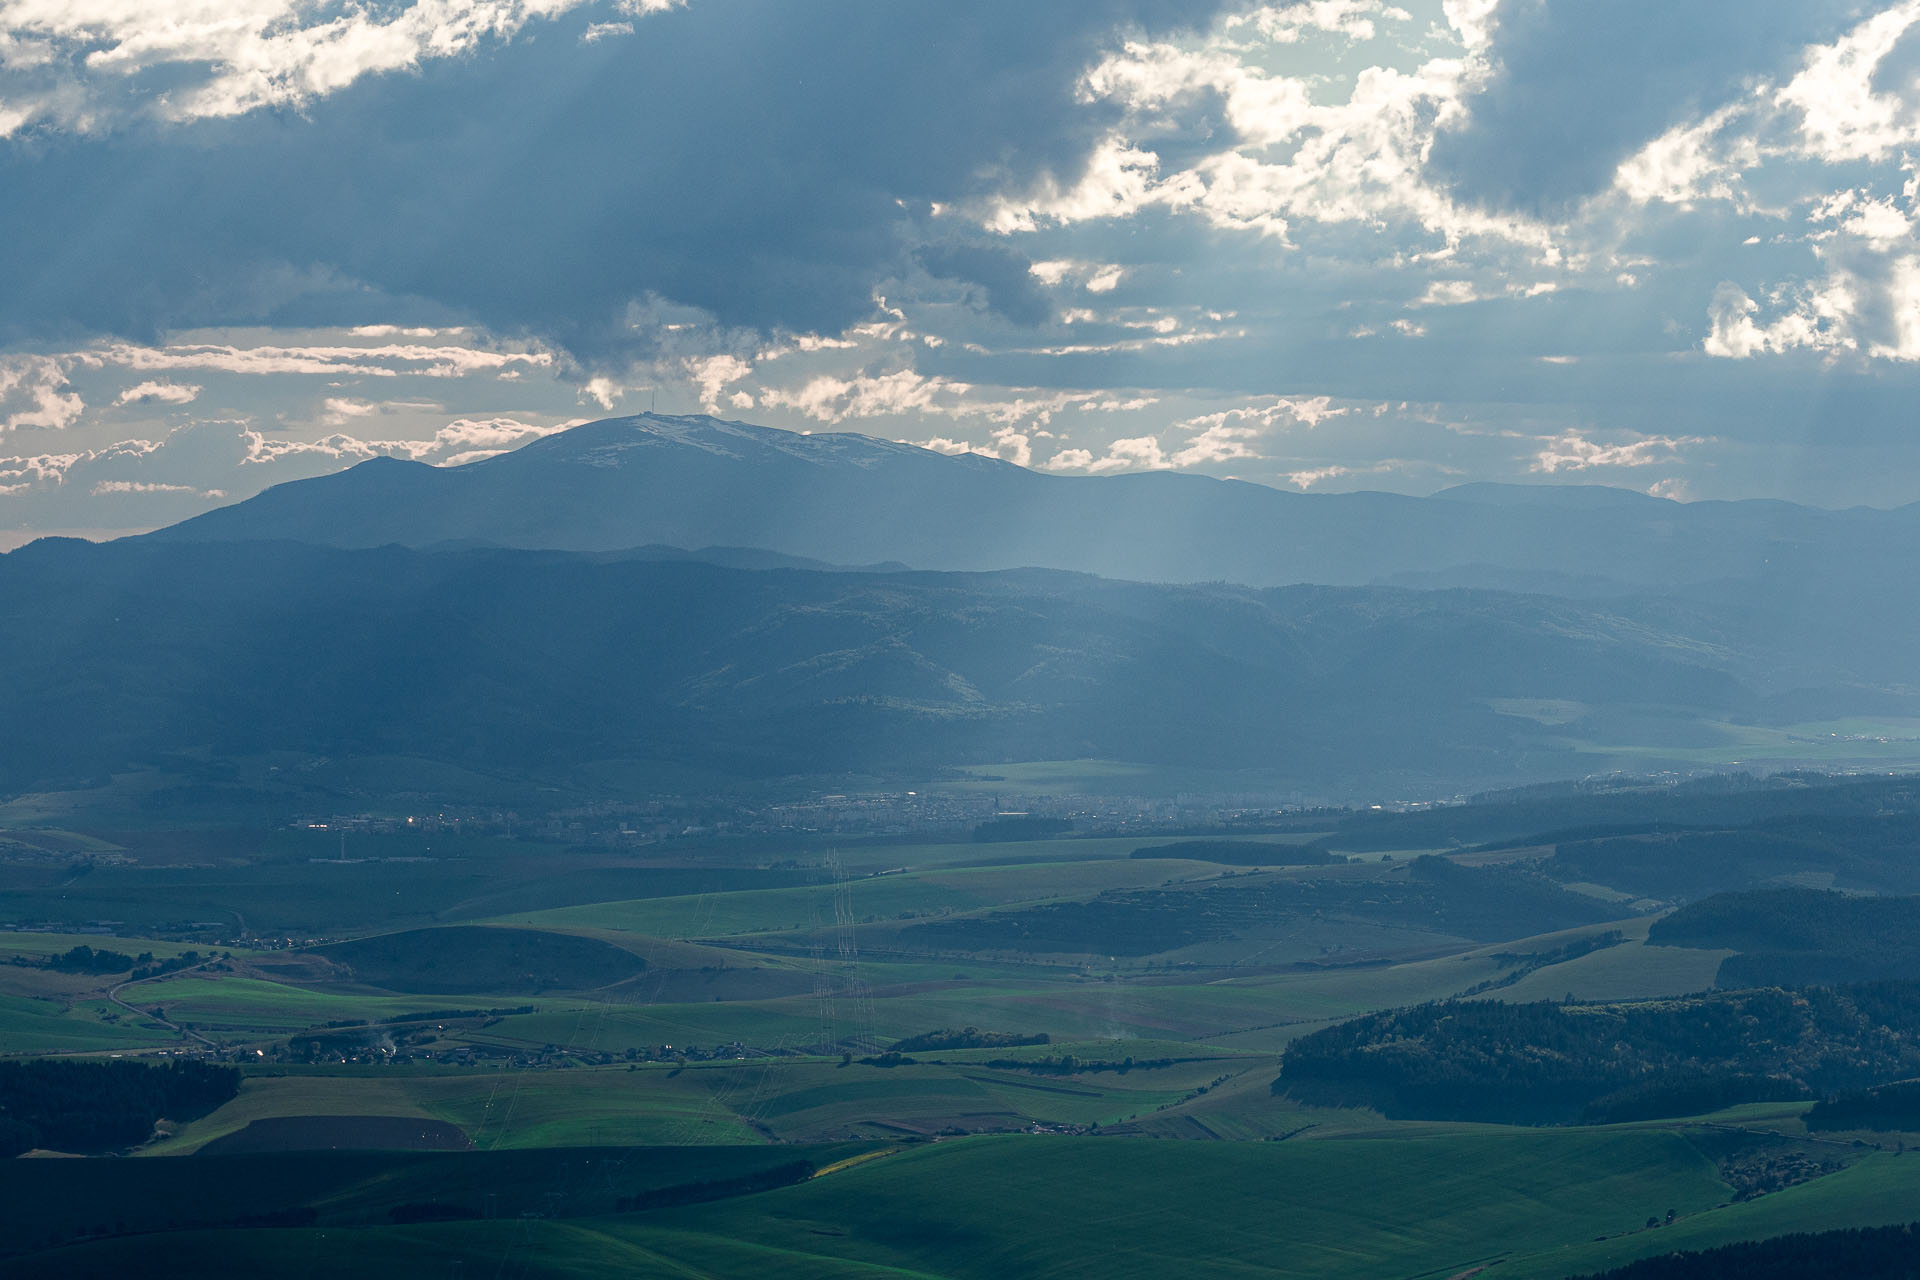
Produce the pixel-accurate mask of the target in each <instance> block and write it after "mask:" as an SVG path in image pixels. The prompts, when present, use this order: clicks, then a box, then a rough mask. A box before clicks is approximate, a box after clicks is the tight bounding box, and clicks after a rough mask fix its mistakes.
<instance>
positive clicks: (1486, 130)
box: [1431, 0, 1858, 214]
mask: <svg viewBox="0 0 1920 1280" xmlns="http://www.w3.org/2000/svg"><path fill="white" fill-rule="evenodd" d="M1857 9H1858V6H1857V5H1854V4H1852V3H1849V2H1848V0H1687V2H1686V3H1681V4H1676V3H1672V0H1551V2H1549V0H1504V3H1502V4H1501V6H1500V9H1499V12H1498V17H1497V22H1498V26H1497V30H1496V33H1495V36H1494V49H1495V51H1496V54H1497V57H1498V62H1499V66H1498V69H1497V70H1496V72H1495V74H1494V76H1493V78H1492V80H1491V81H1490V82H1489V83H1488V84H1487V86H1486V88H1485V90H1484V91H1483V92H1481V93H1480V94H1479V95H1477V96H1476V97H1475V98H1473V99H1472V101H1471V103H1470V109H1471V114H1470V116H1469V118H1468V119H1467V121H1466V122H1465V123H1464V124H1463V125H1462V126H1461V127H1459V128H1457V129H1455V130H1453V131H1450V132H1444V133H1442V134H1440V135H1439V137H1438V138H1437V139H1436V140H1435V142H1434V147H1433V154H1432V160H1431V165H1432V169H1433V171H1434V173H1435V174H1436V175H1437V176H1439V177H1440V178H1441V179H1443V180H1445V181H1446V182H1448V183H1449V184H1450V185H1451V186H1452V187H1453V188H1454V189H1455V190H1456V191H1457V192H1458V193H1460V194H1461V195H1463V196H1465V197H1467V198H1469V199H1472V200H1476V201H1479V202H1482V203H1485V204H1489V205H1493V206H1496V207H1501V208H1509V209H1519V210H1525V211H1528V212H1539V213H1548V214H1552V213H1554V212H1557V211H1559V210H1561V209H1564V208H1565V207H1566V206H1568V205H1570V204H1572V203H1573V202H1575V201H1578V200H1580V199H1581V198H1582V197H1585V196H1589V195H1592V194H1594V193H1596V192H1598V191H1601V190H1603V189H1604V188H1606V187H1607V186H1608V185H1609V184H1610V183H1611V182H1612V180H1613V173H1614V170H1615V169H1616V168H1617V167H1618V166H1619V164H1620V162H1621V161H1622V160H1624V159H1626V158H1627V157H1628V156H1629V155H1631V154H1632V153H1633V152H1634V151H1636V150H1637V149H1639V147H1640V146H1642V145H1643V144H1645V143H1646V142H1648V141H1650V140H1652V139H1653V138H1656V137H1658V136H1659V135H1660V134H1662V133H1664V132H1666V130H1667V129H1669V128H1671V127H1672V126H1674V125H1676V124H1679V123H1682V122H1684V121H1687V120H1690V119H1694V118H1697V117H1698V116H1700V115H1703V114H1705V113H1706V112H1709V111H1711V110H1713V109H1714V108H1715V107H1718V106H1720V105H1722V104H1724V103H1725V102H1727V101H1728V100H1730V99H1731V98H1733V97H1734V96H1735V95H1737V94H1738V93H1739V91H1740V90H1741V88H1742V87H1743V85H1745V84H1747V83H1748V82H1750V81H1752V80H1753V79H1755V78H1758V77H1761V76H1777V75H1779V74H1780V73H1781V72H1782V71H1785V70H1787V69H1789V68H1790V67H1791V66H1792V65H1793V64H1794V62H1795V61H1796V59H1797V56H1798V55H1799V53H1800V51H1801V50H1802V49H1804V48H1805V46H1806V45H1808V44H1810V43H1813V42H1816V41H1821V40H1830V39H1832V38H1833V37H1834V36H1836V35H1838V34H1839V33H1840V32H1841V31H1842V30H1843V29H1844V28H1845V26H1846V22H1847V20H1848V18H1850V17H1852V16H1855V14H1856V11H1857Z"/></svg>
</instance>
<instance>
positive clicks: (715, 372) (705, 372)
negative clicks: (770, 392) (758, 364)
mask: <svg viewBox="0 0 1920 1280" xmlns="http://www.w3.org/2000/svg"><path fill="white" fill-rule="evenodd" d="M684 363H685V366H686V370H687V374H688V375H689V376H690V377H691V378H692V379H693V385H694V389H695V390H696V391H698V392H699V395H700V403H701V404H702V405H703V406H705V407H706V409H707V410H708V412H714V411H717V410H718V409H719V407H720V399H721V395H722V393H724V392H725V391H726V389H727V387H728V386H729V385H730V384H732V383H735V382H738V381H740V379H742V378H744V377H746V376H747V375H748V374H750V373H752V372H753V365H751V364H750V363H748V362H747V361H745V360H742V359H741V358H740V357H739V356H736V355H724V354H723V355H717V356H694V357H689V358H688V359H687V360H686V361H685V362H684Z"/></svg>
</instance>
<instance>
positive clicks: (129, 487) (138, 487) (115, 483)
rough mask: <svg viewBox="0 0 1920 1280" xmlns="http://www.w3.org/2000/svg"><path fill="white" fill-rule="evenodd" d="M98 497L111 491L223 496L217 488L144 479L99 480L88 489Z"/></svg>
mask: <svg viewBox="0 0 1920 1280" xmlns="http://www.w3.org/2000/svg"><path fill="white" fill-rule="evenodd" d="M88 492H89V493H91V494H92V495H93V496H94V497H96V498H98V497H101V496H103V495H106V494H112V493H190V494H193V495H194V496H195V497H200V498H224V497H226V496H227V495H226V494H225V492H223V491H222V490H219V489H196V488H194V487H193V486H192V485H190V484H164V483H161V482H158V481H146V480H101V481H99V482H98V483H96V484H95V485H94V486H93V488H92V489H90V490H88Z"/></svg>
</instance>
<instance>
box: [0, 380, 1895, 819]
mask: <svg viewBox="0 0 1920 1280" xmlns="http://www.w3.org/2000/svg"><path fill="white" fill-rule="evenodd" d="M1916 527H1920V514H1917V513H1915V512H1914V511H1913V510H1911V509H1903V510H1899V511H1891V512H1888V511H1869V510H1858V511H1846V512H1827V511H1819V510H1815V509H1811V508H1803V507H1795V506H1791V505H1789V504H1784V503H1767V502H1755V503H1694V504H1682V503H1674V502H1668V501H1664V500H1660V499H1654V498H1648V497H1645V496H1644V495H1639V494H1633V493H1628V492H1625V491H1620V490H1611V489H1603V488H1593V487H1573V488H1540V489H1526V488H1514V487H1502V486H1467V487H1463V488H1460V489H1455V490H1450V491H1447V492H1444V493H1441V494H1438V495H1435V496H1433V497H1431V498H1425V499H1420V498H1406V497H1399V496H1395V495H1388V494H1368V493H1362V494H1345V495H1301V494H1290V493H1282V492H1279V491H1276V490H1272V489H1267V488H1264V487H1262V486H1259V485H1253V484H1246V483H1240V482H1234V481H1221V480H1212V479H1207V478H1203V477H1197V476H1184V475H1171V474H1146V475H1136V476H1112V477H1080V478H1067V477H1058V476H1049V475H1042V474H1039V473H1035V472H1032V471H1027V470H1024V469H1022V468H1019V467H1015V466H1012V465H1011V464H1008V463H1004V462H1000V461H997V460H993V459H988V458H983V457H978V456H972V455H964V456H958V457H951V456H946V455H943V454H939V453H934V452H930V451H927V450H924V449H918V448H914V447H912V446H908V445H900V444H893V443H888V442H885V441H879V440H872V439H868V438H866V437H862V436H856V435H848V434H823V435H813V436H806V435H798V434H795V433H791V432H782V431H774V430H770V429H766V428H760V427H752V426H747V425H744V424H739V423H724V422H718V421H715V420H713V419H710V418H662V417H653V416H643V417H639V418H625V419H615V420H610V421H607V422H599V423H592V424H589V425H586V426H582V427H578V428H575V429H572V430H570V431H566V432H562V433H558V434H555V435H552V436H549V437H546V438H544V439H542V440H540V441H537V442H535V443H533V444H530V445H528V446H526V447H525V448H522V449H520V450H518V451H516V452H513V453H509V454H503V455H500V456H497V457H494V458H490V459H487V460H485V461H481V462H476V463H471V464H468V465H465V466H460V467H450V468H433V467H427V466H423V465H418V464H413V463H405V462H396V461H388V460H380V461H375V462H369V463H364V464H362V465H360V466H358V467H355V468H353V469H351V470H349V471H346V472H342V473H340V474H338V475H334V476H329V477H326V478H323V479H317V480H307V481H301V482H296V483H293V484H287V485H282V486H279V487H277V488H274V489H271V490H268V491H267V492H265V493H263V494H261V495H259V496H258V497H255V498H253V499H251V500H249V501H245V502H241V503H238V504H235V505H234V506H231V507H228V508H224V509H222V510H219V511H215V512H212V513H209V514H207V515H204V516H201V517H199V518H197V519H194V520H190V521H187V522H185V523H184V524H180V525H176V526H174V527H172V528H170V529H166V530H161V531H159V532H157V533H154V534H151V535H147V536H145V537H141V538H133V539H123V540H121V541H119V542H116V543H110V544H103V545H93V544H86V543H78V542H71V541H65V540H58V539H48V540H43V541H41V542H39V543H35V544H31V545H30V546H28V547H26V548H22V549H21V550H18V551H15V552H13V553H11V554H9V555H7V556H4V557H0V666H3V667H4V669H5V670H7V671H8V672H9V673H10V679H9V680H8V681H7V682H5V683H4V684H0V720H3V721H4V722H6V723H10V724H18V725H31V726H34V727H35V728H34V731H33V732H31V733H19V734H13V735H8V736H7V737H6V738H5V739H4V740H3V741H0V790H22V789H28V788H33V787H40V786H44V785H48V784H50V783H51V782H54V781H58V780H61V779H69V780H70V779H72V778H75V777H98V776H101V775H103V774H106V773H111V772H114V771H116V770H119V769H124V768H127V767H129V766H131V765H138V764H141V763H143V762H145V763H151V762H153V761H157V760H171V761H174V762H175V763H176V764H177V763H178V762H179V761H182V760H198V761H203V762H204V761H209V760H221V759H235V758H241V757H246V758H254V759H266V758H269V757H271V758H276V759H288V760H294V759H300V758H322V757H324V758H328V759H398V758H407V759H415V760H425V761H437V762H443V763H447V764H453V765H457V766H459V767H461V768H465V769H478V770H486V771H492V772H494V773H497V774H500V775H502V776H512V777H517V778H562V777H568V776H573V775H577V774H579V773H580V771H582V770H591V769H595V768H601V769H604V768H606V767H608V766H609V765H610V762H620V765H619V768H620V769H621V770H624V771H625V772H624V773H623V775H622V776H646V775H647V772H648V770H650V769H651V770H654V771H656V772H660V771H667V770H672V769H681V770H684V769H688V768H692V769H698V770H705V771H708V772H709V773H711V774H714V775H724V776H728V777H742V778H744V777H757V778H765V777H779V776H790V775H799V774H811V775H827V774H836V773H846V772H861V773H865V774H881V775H892V776H903V777H911V776H922V777H924V776H928V775H929V774H931V773H937V772H938V771H940V770H942V769H945V768H948V767H951V766H956V765H972V764H982V763H994V762H1004V761H1016V760H1037V759H1074V758H1103V759H1116V760H1129V761H1136V762H1145V763H1152V764H1158V765H1164V766H1168V767H1173V768H1188V769H1205V770H1222V771H1231V770H1242V771H1244V770H1256V771H1260V772H1262V773H1263V775H1264V776H1267V777H1270V778H1274V779H1280V780H1284V781H1285V782H1286V783H1287V784H1288V785H1290V786H1294V787H1298V788H1302V789H1307V790H1313V791H1315V793H1317V794H1330V793H1331V794H1339V795H1343V796H1348V797H1355V796H1365V795H1367V794H1369V793H1370V789H1374V788H1378V787H1381V786H1385V785H1387V783H1388V780H1391V782H1392V785H1393V786H1394V787H1395V788H1396V789H1399V790H1402V791H1416V792H1417V791H1428V792H1445V791H1450V790H1457V789H1464V788H1470V787H1478V786H1485V785H1491V784H1497V783H1505V782H1514V781H1525V780H1531V779H1543V778H1551V777H1565V776H1569V775H1575V774H1579V773H1582V772H1585V771H1587V770H1590V769H1592V768H1595V767H1602V766H1604V765H1606V764H1607V762H1608V761H1609V760H1610V759H1612V757H1610V756H1609V755H1608V754H1607V752H1608V751H1611V750H1613V749H1615V748H1624V749H1629V757H1628V758H1629V759H1637V760H1642V761H1647V760H1655V761H1658V760H1668V761H1690V762H1693V763H1696V764H1700V763H1705V764H1712V763H1714V762H1715V761H1716V760H1719V761H1723V762H1724V761H1725V760H1730V759H1734V758H1737V754H1738V752H1739V751H1740V750H1741V744H1742V743H1743V742H1744V741H1746V740H1747V739H1746V737H1745V736H1743V735H1747V734H1748V732H1749V731H1748V730H1747V729H1743V728H1740V727H1739V726H1742V725H1745V726H1752V727H1753V728H1754V729H1756V730H1758V729H1761V728H1764V727H1765V726H1767V725H1776V726H1785V725H1791V724H1793V723H1795V722H1796V721H1804V720H1810V719H1815V718H1819V717H1828V716H1837V715H1879V716H1888V715H1903V714H1907V713H1909V712H1911V711H1912V710H1913V709H1914V707H1915V705H1916V702H1917V701H1920V700H1916V698H1915V697H1914V696H1913V694H1912V692H1911V687H1912V686H1913V685H1916V684H1920V668H1917V667H1916V657H1915V654H1914V651H1913V646H1912V645H1911V644H1910V643H1909V642H1908V637H1909V636H1910V635H1911V634H1912V631H1911V624H1912V622H1913V621H1914V619H1913V616H1912V615H1913V612H1914V609H1915V602H1914V599H1913V596H1914V593H1913V592H1912V591H1911V590H1910V589H1908V588H1907V586H1906V571H1905V564H1906V563H1908V562H1909V561H1907V560H1906V559H1905V557H1907V556H1908V555H1910V553H1911V550H1913V549H1914V538H1915V532H1914V531H1915V528H1916ZM908 565H911V566H912V568H908V567H906V566H908ZM1034 566H1041V567H1034ZM1515 586H1519V587H1523V588H1526V589H1524V590H1514V589H1511V588H1513V587H1515ZM1496 588H1506V589H1496ZM1777 736H1778V735H1777V734H1776V737H1777ZM1633 753H1637V754H1633ZM636 769H637V770H638V771H639V772H638V774H637V775H636V774H635V773H634V772H633V771H634V770H636Z"/></svg>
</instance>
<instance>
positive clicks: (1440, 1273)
mask: <svg viewBox="0 0 1920 1280" xmlns="http://www.w3.org/2000/svg"><path fill="white" fill-rule="evenodd" d="M778 1150H791V1149H790V1148H780V1149H778ZM458 1158H459V1157H446V1158H445V1159H458ZM1916 1163H1920V1162H1916ZM576 1176H577V1175H576ZM569 1185H570V1184H569ZM1725 1192H1726V1189H1725V1187H1724V1186H1723V1184H1721V1183H1720V1182H1719V1180H1718V1178H1717V1177H1716V1176H1715V1174H1714V1170H1713V1167H1712V1165H1711V1164H1710V1163H1709V1162H1708V1161H1707V1160H1706V1159H1705V1158H1704V1157H1702V1156H1701V1155H1700V1154H1699V1152H1698V1151H1696V1150H1695V1149H1694V1148H1693V1147H1692V1146H1691V1145H1690V1144H1689V1143H1688V1142H1687V1141H1686V1139H1684V1138H1682V1137H1680V1136H1679V1135H1677V1134H1673V1133H1668V1132H1660V1131H1651V1130H1648V1131H1625V1132H1598V1131H1581V1132H1570V1133H1558V1134H1544V1135H1543V1134H1535V1133H1527V1132H1504V1133H1499V1132H1496V1133H1482V1132H1459V1133H1451V1134H1445V1135H1441V1136H1432V1137H1418V1138H1364V1137H1360V1138H1347V1139H1341V1140H1330V1141H1294V1142H1287V1143H1180V1142H1144V1141H1135V1140H1126V1139H1092V1138H1071V1137H1006V1138H973V1139H962V1140H957V1141H949V1142H941V1143H938V1144H932V1145H927V1146H922V1147H919V1148H916V1149H911V1150H907V1151H903V1152H901V1153H900V1154H897V1155H894V1156H890V1157H888V1158H885V1159H881V1160H870V1161H867V1162H864V1163H856V1164H853V1165H851V1166H850V1167H847V1168H845V1169H844V1170H843V1171H841V1172H838V1173H834V1174H831V1175H829V1176H827V1177H824V1178H818V1179H815V1180H814V1181H812V1182H808V1183H803V1184H801V1185H799V1186H794V1187H787V1188H784V1189H781V1190H778V1191H772V1192H766V1193H763V1194H760V1195H754V1196H747V1197H743V1198H740V1199H736V1200H729V1201H722V1202H720V1203H717V1204H711V1205H700V1206H693V1207H689V1208H682V1209H666V1210H656V1211H652V1212H648V1213H640V1214H629V1215H623V1216H620V1217H613V1218H606V1217H600V1218H584V1219H576V1220H571V1221H567V1222H551V1221H549V1222H538V1223H527V1224H511V1225H510V1226H508V1227H506V1229H505V1232H504V1233H503V1224H501V1223H498V1222H492V1223H489V1222H472V1223H448V1224H442V1225H438V1226H434V1227H431V1228H428V1227H416V1228H404V1229H386V1230H377V1229H365V1230H357V1231H356V1230H329V1231H325V1232H319V1231H313V1232H298V1231H283V1232H280V1233H276V1234H277V1235H278V1237H279V1238H278V1240H277V1241H276V1242H274V1243H275V1244H276V1245H277V1251H278V1255H279V1256H280V1257H283V1258H287V1257H297V1258H300V1259H302V1261H303V1263H306V1264H308V1265H310V1266H311V1267H312V1268H313V1269H312V1270H311V1271H310V1272H308V1273H309V1274H324V1273H326V1272H328V1271H335V1270H339V1269H342V1268H353V1269H355V1272H356V1274H367V1275H378V1276H385V1275H400V1274H418V1273H420V1272H421V1271H422V1270H426V1269H427V1268H429V1267H431V1268H432V1269H433V1270H432V1271H429V1272H428V1273H429V1274H431V1273H435V1272H438V1273H444V1272H445V1270H446V1268H447V1267H448V1266H450V1265H451V1263H452V1262H454V1261H456V1260H460V1261H464V1262H465V1263H466V1265H467V1267H468V1269H472V1268H475V1267H479V1268H484V1269H486V1270H487V1271H488V1272H489V1273H492V1272H493V1271H494V1270H495V1269H497V1268H501V1267H505V1268H507V1270H506V1271H505V1272H503V1273H504V1274H514V1275H560V1274H566V1275H597V1274H613V1272H612V1271H611V1270H605V1268H610V1267H613V1266H615V1265H618V1266H624V1267H627V1268H630V1270H629V1271H628V1272H626V1273H627V1274H634V1275H643V1276H694V1275H705V1276H713V1277H749V1276H764V1275H774V1274H777V1275H781V1276H788V1275H797V1276H879V1275H890V1276H907V1275H912V1276H920V1277H931V1276H938V1277H950V1278H952V1280H973V1278H976V1277H979V1278H987V1277H993V1278H995V1280H997V1278H998V1277H1004V1276H1011V1275H1046V1276H1061V1277H1133V1276H1139V1277H1156V1278H1157V1277H1164V1276H1169V1275H1234V1274H1248V1275H1252V1274H1262V1275H1276V1276H1298V1277H1309V1276H1311V1277H1329V1278H1335V1280H1337V1278H1339V1277H1366V1278H1367V1280H1378V1278H1379V1277H1393V1276H1404V1277H1419V1276H1433V1277H1445V1276H1451V1275H1454V1274H1457V1273H1459V1272H1461V1271H1464V1270H1467V1269H1470V1268H1471V1267H1473V1266H1475V1265H1478V1264H1483V1263H1486V1262H1490V1261H1493V1260H1494V1259H1496V1258H1498V1257H1501V1256H1504V1255H1513V1254H1520V1255H1540V1254H1543V1253H1546V1252H1549V1251H1554V1250H1558V1249H1561V1248H1563V1247H1565V1246H1569V1245H1571V1244H1572V1243H1573V1242H1575V1241H1586V1240H1591V1239H1592V1238H1593V1237H1594V1236H1597V1235H1615V1234H1618V1233H1622V1232H1626V1231H1629V1230H1631V1229H1633V1228H1635V1227H1637V1226H1638V1225H1639V1224H1640V1223H1641V1222H1642V1221H1644V1219H1645V1218H1646V1217H1647V1216H1648V1215H1649V1214H1650V1213H1656V1212H1657V1213H1661V1214H1664V1213H1665V1211H1666V1209H1668V1208H1673V1209H1676V1210H1677V1211H1679V1212H1680V1213H1682V1214H1689V1215H1692V1214H1698V1213H1702V1212H1704V1211H1706V1210H1709V1209H1711V1208H1712V1206H1714V1205H1716V1204H1719V1203H1721V1202H1722V1201H1723V1200H1724V1199H1725ZM515 1231H517V1232H519V1233H520V1234H518V1235H517V1236H516V1235H514V1234H512V1233H513V1232H515ZM260 1234H263V1233H247V1232H239V1233H233V1232H222V1233H214V1234H209V1235H185V1234H182V1235H174V1236H170V1237H168V1239H167V1242H166V1246H167V1247H166V1250H165V1265H167V1266H168V1267H180V1268H184V1266H185V1265H186V1264H188V1263H192V1262H200V1263H203V1264H204V1263H208V1262H212V1261H213V1260H215V1259H224V1260H225V1262H226V1263H227V1264H232V1263H235V1262H236V1261H238V1262H240V1263H244V1262H245V1261H246V1260H247V1259H249V1258H255V1257H260V1256H262V1255H261V1254H260V1253H259V1252H257V1251H258V1250H261V1249H265V1248H267V1247H268V1246H267V1244H266V1243H265V1242H262V1241H260V1240H258V1239H257V1237H258V1236H259V1235H260ZM223 1244H226V1245H230V1246H231V1249H230V1250H221V1246H222V1245H223ZM140 1256H141V1255H140V1254H138V1253H137V1252H134V1251H132V1249H131V1246H130V1242H127V1241H114V1242H104V1243H99V1244H93V1245H82V1246H78V1247H75V1248H70V1249H63V1250H55V1251H53V1252H49V1253H46V1254H43V1255H41V1256H40V1257H39V1258H37V1259H28V1260H21V1261H19V1262H16V1264H15V1265H14V1269H13V1273H14V1274H18V1275H23V1276H35V1275H54V1274H67V1275H71V1274H79V1273H94V1274H99V1273H102V1272H101V1269H102V1268H104V1267H106V1266H109V1265H112V1264H114V1263H115V1262H116V1260H117V1261H118V1262H119V1263H120V1264H123V1265H128V1266H130V1268H131V1271H132V1272H133V1273H139V1274H186V1272H185V1271H184V1269H181V1270H169V1271H163V1272H155V1271H152V1270H148V1269H143V1268H142V1267H140V1266H139V1265H137V1262H136V1259H138V1258H139V1257H140ZM59 1268H64V1269H65V1270H64V1271H62V1270H59ZM1504 1271H1505V1268H1504V1267H1503V1268H1502V1272H1503V1273H1504ZM276 1274H285V1272H283V1271H277V1272H276ZM1516 1274H1520V1273H1516ZM1525 1274H1541V1273H1538V1272H1535V1273H1525Z"/></svg>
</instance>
